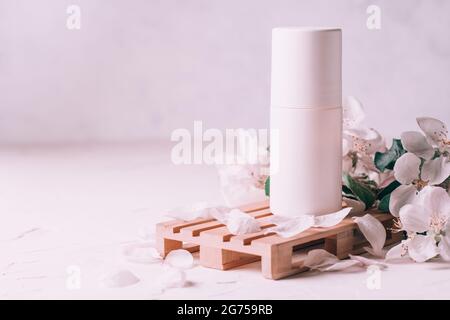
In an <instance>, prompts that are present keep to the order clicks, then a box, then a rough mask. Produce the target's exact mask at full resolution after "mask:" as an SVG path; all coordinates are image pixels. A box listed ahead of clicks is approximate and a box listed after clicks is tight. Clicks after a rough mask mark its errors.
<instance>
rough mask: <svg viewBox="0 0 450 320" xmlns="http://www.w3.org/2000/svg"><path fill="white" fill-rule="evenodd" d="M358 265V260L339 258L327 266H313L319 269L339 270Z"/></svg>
mask: <svg viewBox="0 0 450 320" xmlns="http://www.w3.org/2000/svg"><path fill="white" fill-rule="evenodd" d="M356 266H358V267H359V266H360V262H359V261H356V260H351V259H346V260H339V261H338V262H336V263H334V264H332V265H330V266H328V267H319V268H315V269H317V270H319V271H341V270H345V269H350V268H352V267H356Z"/></svg>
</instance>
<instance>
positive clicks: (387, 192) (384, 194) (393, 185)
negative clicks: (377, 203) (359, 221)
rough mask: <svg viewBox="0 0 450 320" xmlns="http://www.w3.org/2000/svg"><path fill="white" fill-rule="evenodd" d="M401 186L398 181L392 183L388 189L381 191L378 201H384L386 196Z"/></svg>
mask: <svg viewBox="0 0 450 320" xmlns="http://www.w3.org/2000/svg"><path fill="white" fill-rule="evenodd" d="M400 185H401V184H400V182H398V181H397V180H395V181H392V182H391V183H390V184H389V185H388V186H387V187H385V188H383V189H381V191H380V192H379V193H378V195H377V199H380V200H381V199H383V198H384V197H385V196H386V195H388V194H390V193H391V192H392V191H394V190H395V189H397V187H398V186H400Z"/></svg>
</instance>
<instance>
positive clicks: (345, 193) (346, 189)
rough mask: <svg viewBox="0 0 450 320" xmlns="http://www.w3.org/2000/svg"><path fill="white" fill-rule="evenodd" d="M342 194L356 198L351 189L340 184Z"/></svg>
mask: <svg viewBox="0 0 450 320" xmlns="http://www.w3.org/2000/svg"><path fill="white" fill-rule="evenodd" d="M342 195H343V196H345V197H349V198H356V197H355V195H354V194H353V193H352V190H350V189H349V188H347V187H346V186H344V185H342Z"/></svg>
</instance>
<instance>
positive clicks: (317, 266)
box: [303, 249, 387, 271]
mask: <svg viewBox="0 0 450 320" xmlns="http://www.w3.org/2000/svg"><path fill="white" fill-rule="evenodd" d="M349 258H350V259H346V260H339V259H338V258H337V257H336V256H335V255H334V254H331V253H330V252H328V251H326V250H324V249H315V250H311V251H309V252H308V254H307V256H306V258H305V260H304V262H303V265H304V266H305V267H307V268H310V269H313V270H319V271H341V270H345V269H349V268H352V267H361V268H363V267H367V266H372V265H376V266H379V267H380V268H382V269H384V268H386V267H387V265H386V264H384V263H382V262H379V261H376V260H372V259H368V258H364V257H361V256H354V255H349Z"/></svg>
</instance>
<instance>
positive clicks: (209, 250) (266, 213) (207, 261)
mask: <svg viewBox="0 0 450 320" xmlns="http://www.w3.org/2000/svg"><path fill="white" fill-rule="evenodd" d="M239 209H241V210H242V211H243V212H246V213H247V214H249V215H251V216H252V217H254V218H256V219H257V220H258V222H259V223H260V226H261V228H262V231H260V232H256V233H249V234H245V235H233V234H231V233H230V232H229V231H228V229H227V227H226V226H224V225H223V224H221V223H220V222H218V221H217V220H214V219H195V220H191V221H182V220H172V221H168V222H163V223H159V224H158V225H157V227H156V237H157V246H158V250H159V252H160V254H161V255H162V256H166V255H167V254H168V253H169V252H170V251H171V250H175V249H181V248H184V249H186V250H189V251H190V252H196V251H200V264H201V265H202V266H204V267H209V268H215V269H221V270H227V269H231V268H234V267H237V266H240V265H244V264H247V263H251V262H255V261H258V260H261V269H262V274H263V276H264V277H266V278H268V279H281V278H284V277H287V276H290V275H293V274H296V273H299V272H302V271H305V270H307V268H306V267H304V266H303V260H304V258H305V256H306V254H307V252H308V251H309V250H312V249H318V248H322V249H325V250H327V251H329V252H331V253H333V254H335V255H336V256H337V257H338V258H339V259H345V258H347V257H348V255H349V254H360V253H362V252H364V250H363V247H364V246H366V245H368V243H367V241H366V240H365V238H364V236H363V235H362V234H361V232H360V231H359V229H358V225H357V224H356V223H355V222H354V221H353V219H352V218H351V217H347V218H345V219H344V220H343V221H341V222H340V223H339V224H337V225H335V226H333V227H329V228H309V229H308V230H305V231H303V232H302V233H299V234H298V235H296V236H293V237H290V238H282V237H280V236H278V235H276V234H274V233H269V234H264V229H266V228H269V227H272V226H273V224H271V223H270V222H269V217H270V216H271V215H272V213H271V212H270V208H269V202H268V201H264V202H259V203H254V204H250V205H246V206H242V207H240V208H239ZM366 213H370V214H372V215H373V216H374V217H375V218H377V219H378V220H379V221H380V222H381V223H382V224H383V225H384V226H385V228H386V230H387V239H386V244H385V245H390V244H394V243H397V242H399V241H400V240H401V239H402V234H400V233H391V232H390V227H391V226H392V224H393V216H392V215H390V214H387V213H381V212H378V211H376V210H370V211H367V212H364V214H366Z"/></svg>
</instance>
